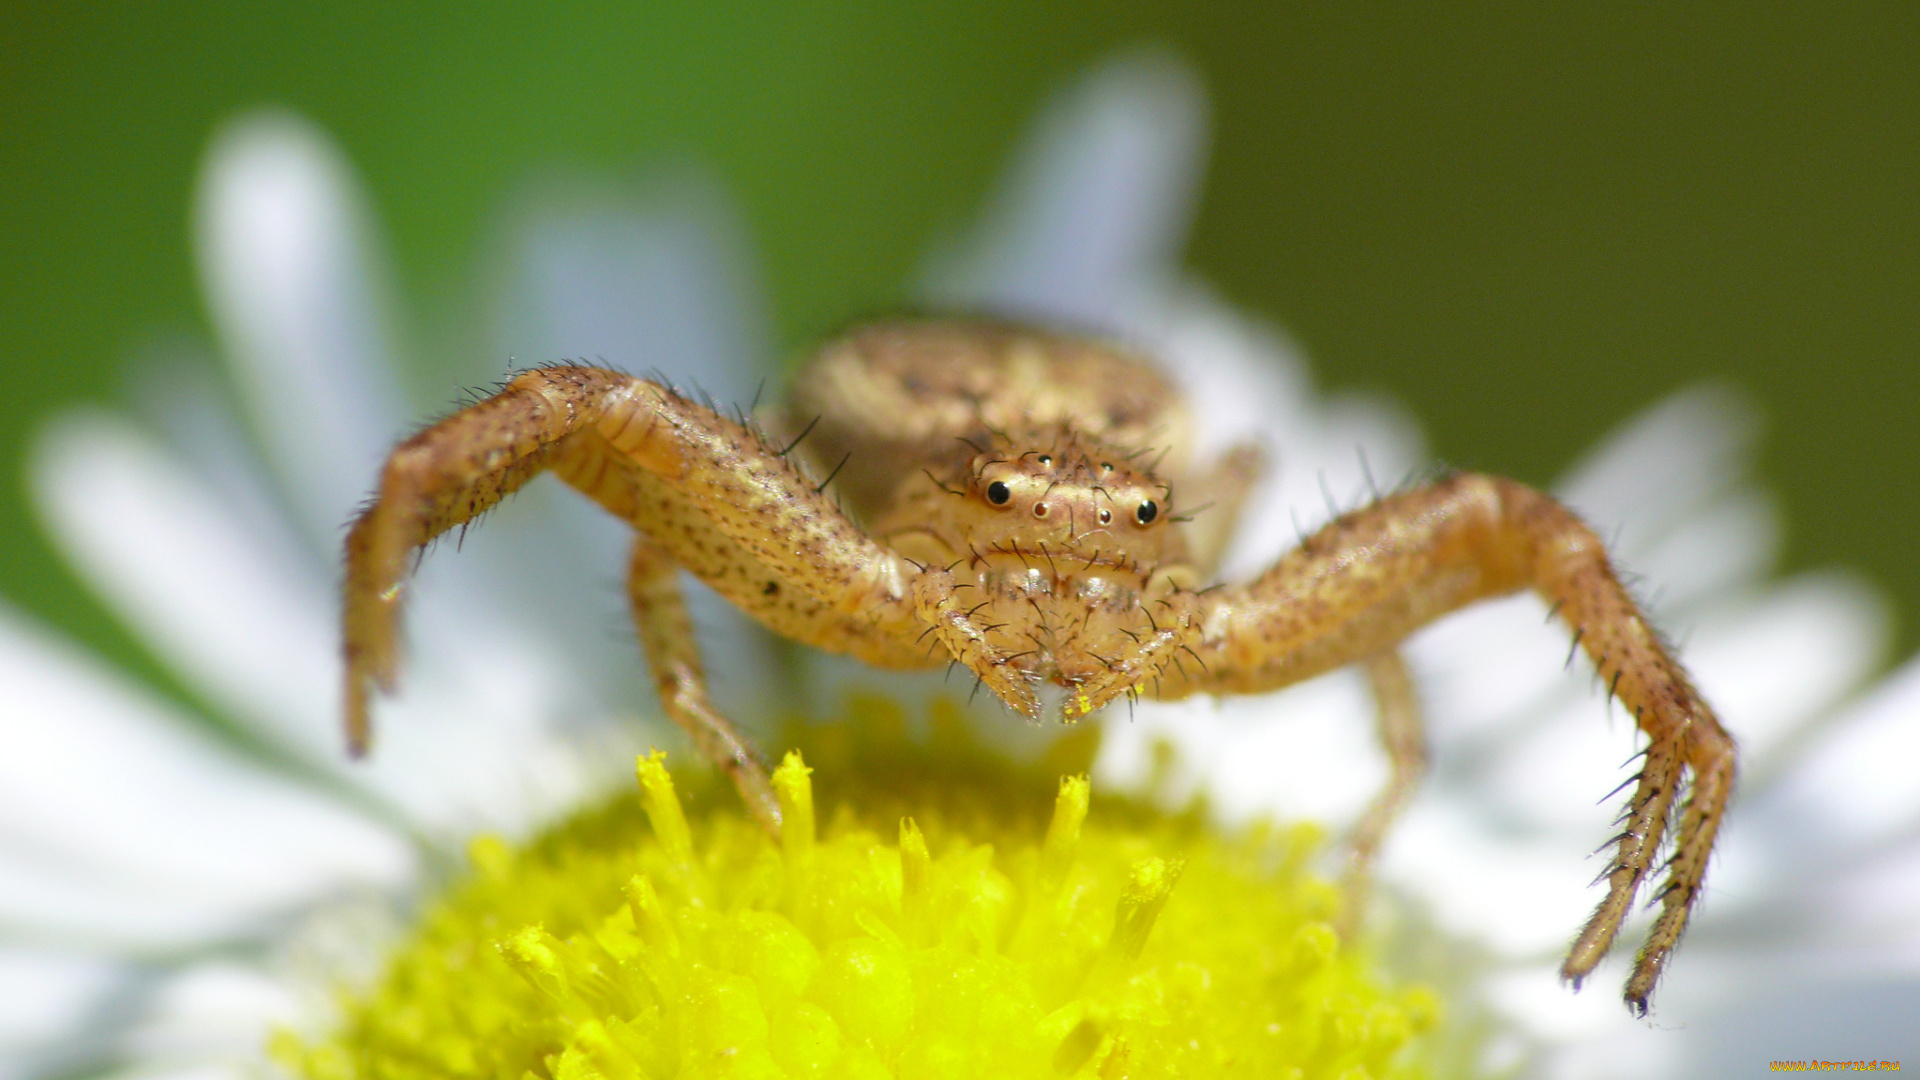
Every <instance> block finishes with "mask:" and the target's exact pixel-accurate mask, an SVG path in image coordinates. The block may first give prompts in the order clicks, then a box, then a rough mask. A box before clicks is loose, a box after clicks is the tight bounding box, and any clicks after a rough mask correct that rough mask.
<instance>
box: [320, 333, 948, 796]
mask: <svg viewBox="0 0 1920 1080" xmlns="http://www.w3.org/2000/svg"><path fill="white" fill-rule="evenodd" d="M547 469H554V470H555V471H557V472H558V473H559V474H560V475H561V476H562V477H563V478H564V479H566V480H567V482H568V483H570V484H572V485H573V486H575V487H577V488H579V489H580V490H582V491H583V492H585V493H586V494H588V495H589V496H591V497H593V498H594V499H596V500H597V501H599V502H600V503H601V504H602V505H603V506H606V507H607V508H608V509H610V510H612V511H614V512H615V513H616V514H620V515H621V516H622V517H624V518H626V520H628V521H630V522H634V523H635V524H636V525H638V526H641V527H643V528H647V530H648V531H649V532H650V533H651V534H653V535H654V536H655V538H656V539H659V537H660V533H659V532H656V531H655V527H659V528H661V529H662V530H663V531H664V528H665V526H663V525H662V523H660V522H651V523H647V522H643V521H641V520H638V519H639V518H640V517H641V516H643V515H642V514H641V513H640V510H639V509H638V508H639V506H640V500H639V496H638V495H637V494H636V492H637V491H638V490H639V489H638V488H637V487H636V485H635V484H634V483H633V482H632V477H633V476H634V475H643V476H644V477H645V478H646V480H647V482H648V483H657V485H660V486H662V487H663V488H664V489H667V490H670V491H671V492H672V493H673V494H674V496H675V500H674V501H673V507H674V511H675V512H676V513H679V514H680V515H681V516H682V518H683V519H686V522H687V529H686V530H683V532H685V533H686V535H693V536H699V535H705V536H709V537H714V538H724V540H725V541H726V543H727V544H728V545H729V546H728V549H727V550H728V552H729V555H728V558H729V559H731V560H732V561H731V563H729V564H728V565H731V566H734V567H735V569H740V568H742V567H746V566H748V564H751V567H752V568H754V570H755V572H758V573H762V574H766V575H770V577H769V578H768V580H769V581H771V580H777V581H778V582H780V583H781V586H782V588H783V589H786V590H789V591H790V592H792V593H794V594H797V595H798V597H800V598H803V600H802V601H801V602H797V606H796V610H799V611H801V612H803V613H807V614H808V615H809V617H813V618H816V619H817V620H818V621H821V622H822V623H823V625H824V624H828V623H831V625H832V627H837V628H840V630H841V631H842V632H840V633H839V635H838V636H835V635H834V634H831V633H827V632H825V631H823V632H822V635H823V643H825V644H827V647H830V648H831V647H834V644H832V642H841V645H840V647H841V648H846V649H852V645H851V644H849V643H851V642H854V641H856V640H859V641H866V640H868V638H862V637H859V635H857V634H849V633H847V632H845V628H846V627H848V626H855V627H862V626H864V627H868V628H870V632H869V637H876V636H884V635H885V634H886V633H888V632H890V631H891V630H892V629H893V628H894V627H896V626H899V625H904V624H907V623H909V622H910V621H911V620H912V619H913V613H912V606H911V602H910V601H909V600H908V589H907V584H906V581H905V579H906V577H907V576H909V575H908V572H907V571H905V570H903V568H902V566H901V564H900V562H899V560H898V559H897V558H896V557H894V556H893V555H892V554H891V553H889V552H887V551H885V550H884V549H882V548H880V547H879V546H878V545H876V544H874V543H873V542H872V541H871V540H869V539H867V538H866V537H865V536H864V535H863V534H861V533H860V531H859V530H858V529H857V528H856V527H855V526H854V525H853V523H852V522H851V521H849V520H848V519H847V517H846V516H845V515H844V514H842V513H840V512H839V510H838V509H837V508H836V507H835V506H834V505H833V503H832V501H831V500H830V499H829V498H827V497H826V496H825V495H824V494H822V491H821V488H820V486H818V485H816V484H815V483H814V482H812V481H811V480H809V479H808V478H807V477H806V476H804V475H803V474H802V473H801V472H800V470H799V469H798V468H796V467H795V466H794V465H793V464H792V463H791V462H789V461H788V460H787V459H786V458H785V456H784V455H783V454H781V453H780V452H778V451H777V450H774V449H772V448H769V447H767V446H766V445H765V444H764V443H763V442H762V441H761V440H760V438H759V437H758V435H757V434H756V433H755V432H753V431H752V430H751V429H749V428H747V427H746V426H744V425H742V424H740V423H736V422H735V421H732V420H730V419H728V418H726V417H724V416H721V415H720V414H718V413H716V412H714V411H713V410H712V409H710V408H707V407H704V406H702V405H700V404H698V403H696V402H693V401H690V400H688V399H687V398H685V397H682V396H681V395H679V394H677V393H675V392H674V391H673V390H671V389H669V388H667V387H663V386H659V385H657V384H654V383H651V382H647V381H645V380H642V379H635V378H632V377H631V376H627V375H623V374H620V373H618V372H613V371H605V370H601V369H598V368H589V367H558V368H543V369H539V370H535V371H529V372H526V373H524V374H522V375H520V376H518V377H516V378H515V379H514V380H513V381H512V382H510V383H509V384H508V385H507V387H506V388H505V389H504V390H502V391H501V392H500V393H499V394H496V395H495V396H493V397H491V398H489V399H487V400H486V401H482V402H480V403H478V404H475V405H472V406H470V407H468V408H465V409H462V410H460V411H459V412H457V413H454V414H453V415H452V416H449V417H447V418H446V419H444V420H442V421H440V422H439V423H437V424H434V425H433V426H431V427H429V428H427V429H426V430H424V431H422V432H420V433H419V434H417V435H415V436H414V437H413V438H411V439H408V440H407V441H406V442H404V443H402V444H401V445H400V446H399V447H398V448H396V449H395V450H394V452H393V454H392V456H391V457H389V458H388V460H387V464H386V466H385V467H384V468H383V470H382V471H381V477H380V490H379V492H378V494H377V495H376V497H375V499H374V501H373V502H372V503H371V504H370V505H369V506H368V508H367V509H366V511H365V512H363V513H362V514H361V515H360V517H359V518H358V519H357V520H356V521H355V522H354V524H353V527H352V529H351V530H350V531H349V533H348V536H347V544H346V563H347V566H346V583H345V587H344V596H343V606H344V613H343V650H344V652H345V657H346V687H345V711H346V720H347V734H348V742H349V746H350V747H351V748H352V750H353V751H354V752H355V753H356V754H357V753H363V752H364V751H365V749H366V746H367V742H368V738H369V735H370V724H369V713H368V695H369V692H370V690H371V688H372V687H374V686H378V687H380V688H382V689H389V688H391V687H392V685H393V682H394V679H395V676H396V674H397V671H398V660H399V658H398V646H397V639H398V634H397V622H398V616H399V608H400V601H401V596H402V582H403V580H404V578H405V575H406V571H407V563H408V560H409V558H410V557H411V556H412V555H413V554H414V553H415V552H416V551H418V550H419V549H420V548H421V547H422V546H423V545H425V544H427V543H428V542H430V541H431V540H432V539H433V538H434V537H436V536H439V535H441V534H443V533H445V532H446V531H448V530H449V529H453V528H456V527H459V526H463V525H465V524H467V523H468V522H470V521H472V520H473V519H474V518H475V517H477V516H479V515H480V514H482V513H484V512H485V511H486V510H488V509H489V508H491V507H492V506H494V505H495V504H496V503H498V502H499V501H500V500H501V499H502V498H504V497H505V496H506V495H508V494H510V493H511V492H513V491H514V490H516V489H518V488H519V487H520V486H521V485H522V484H524V483H526V482H527V481H528V480H530V479H532V478H533V477H534V476H536V475H538V474H539V473H540V472H542V471H544V470H547ZM663 547H665V548H666V549H667V550H668V551H669V553H670V555H671V556H672V557H673V558H675V559H676V561H686V560H682V559H680V558H679V556H678V555H677V554H676V553H674V549H673V547H672V545H671V544H665V545H663ZM729 572H731V571H729ZM740 572H741V574H745V573H746V570H744V569H741V570H740ZM736 584H737V583H736ZM763 588H764V586H763ZM723 591H724V590H723ZM854 651H857V650H854ZM718 763H719V764H721V765H722V767H726V762H725V761H719V762H718Z"/></svg>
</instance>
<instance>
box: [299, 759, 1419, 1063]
mask: <svg viewBox="0 0 1920 1080" xmlns="http://www.w3.org/2000/svg"><path fill="white" fill-rule="evenodd" d="M829 756H830V755H829ZM923 757H925V758H926V759H927V760H925V761H922V762H920V765H919V766H918V767H921V773H920V775H919V776H918V777H917V779H918V781H919V782H921V783H924V784H925V785H926V789H925V790H926V794H925V796H924V797H916V796H915V795H914V793H913V788H912V785H913V784H914V782H915V780H916V777H915V775H914V773H913V769H914V768H915V767H916V766H915V765H914V764H913V763H912V762H904V761H898V760H897V761H894V762H893V763H891V765H890V766H889V767H888V768H886V769H882V770H875V769H874V768H873V767H872V764H871V763H870V762H869V763H866V764H867V767H866V768H862V769H859V770H857V771H856V772H855V774H854V775H852V776H843V777H840V778H839V779H840V780H841V781H842V782H845V783H846V784H847V785H848V788H847V790H846V791H845V792H839V791H837V790H835V789H834V788H833V786H832V785H831V784H829V787H828V789H827V790H828V791H829V793H830V794H832V795H834V796H835V797H836V799H835V802H834V804H833V810H834V812H833V813H832V814H831V816H830V821H829V823H828V824H827V825H826V826H825V827H824V828H820V827H818V826H817V825H816V820H815V813H814V806H815V801H814V790H813V784H812V780H811V777H810V773H811V770H810V769H808V768H807V767H806V766H805V765H803V764H802V763H801V759H800V756H799V754H798V753H791V754H789V755H788V756H787V758H786V761H785V762H784V763H783V764H782V765H781V766H780V768H779V769H778V770H777V771H776V774H775V786H776V789H777V791H778V792H779V796H780V800H781V803H782V810H783V811H784V816H785V821H786V825H785V832H784V840H783V842H782V843H780V844H776V843H775V842H774V841H772V840H770V839H769V838H768V837H767V836H766V835H765V834H764V833H763V832H762V831H761V830H760V829H759V828H758V827H756V826H755V825H754V823H753V822H752V821H750V820H748V819H747V818H746V817H745V816H744V815H743V814H742V813H740V812H738V811H737V810H735V809H732V808H731V807H730V806H729V805H728V803H727V802H726V801H725V800H722V799H718V798H714V799H712V800H711V802H712V803H713V804H714V807H715V808H703V807H701V806H700V805H699V803H698V802H696V804H695V807H696V810H695V813H694V814H693V815H692V816H691V818H690V817H689V815H688V814H687V812H686V811H685V810H684V809H683V806H682V802H681V800H680V797H679V795H678V794H677V793H676V791H675V789H674V784H673V781H672V779H670V778H669V776H668V774H667V771H666V769H665V767H664V764H663V756H662V755H660V754H659V753H657V752H656V753H655V754H653V755H652V756H649V757H643V758H641V759H640V761H639V779H640V784H639V791H638V792H637V793H633V794H630V795H628V796H626V797H624V798H622V799H619V800H617V801H615V802H614V803H613V804H611V805H609V806H606V807H603V808H601V809H599V810H596V811H592V812H589V813H584V814H582V815H580V816H578V817H575V818H574V819H572V820H570V821H568V822H566V823H564V824H562V825H560V826H559V827H557V828H555V829H554V830H552V831H551V832H549V833H548V834H546V835H545V836H542V837H540V838H538V839H536V840H535V841H534V842H532V843H531V844H529V845H527V846H526V847H525V848H523V849H521V850H519V851H514V850H512V849H510V848H509V847H508V845H506V844H505V843H503V842H502V841H500V840H498V839H495V838H481V839H479V840H476V841H475V842H474V843H473V845H472V849H471V854H472V862H473V867H474V872H473V874H472V875H471V877H470V878H469V879H468V880H466V881H465V882H464V883H463V884H461V885H459V886H458V887H456V888H455V889H453V890H452V892H451V893H450V894H449V895H447V896H446V897H445V898H444V899H442V900H441V901H440V902H439V903H438V904H437V905H436V906H434V907H433V908H432V909H431V910H430V911H429V912H428V913H427V914H426V916H425V918H424V919H423V921H422V923H421V925H420V927H419V928H418V930H417V932H416V933H415V935H414V936H413V937H412V939H411V940H410V941H409V942H407V943H406V944H405V945H404V947H403V948H402V949H401V950H400V951H399V952H398V953H397V955H395V956H394V957H393V958H392V959H391V960H390V962H389V964H388V967H387V970H386V972H385V974H384V976H383V977H382V978H381V980H380V981H379V982H378V983H377V985H375V986H374V987H373V988H372V989H371V990H368V991H366V992H365V993H363V994H359V995H348V996H347V997H346V999H345V1001H344V1002H343V1012H344V1019H343V1021H342V1023H341V1024H340V1026H339V1027H338V1029H337V1030H336V1031H335V1032H334V1033H333V1034H332V1035H330V1036H329V1037H327V1038H325V1039H324V1040H322V1041H319V1042H317V1043H306V1042H303V1041H301V1040H299V1039H297V1038H295V1037H294V1036H292V1035H290V1034H286V1033H282V1034H280V1035H278V1036H276V1037H275V1039H274V1045H273V1051H274V1056H275V1057H276V1058H277V1059H278V1060H279V1061H281V1062H282V1063H283V1064H285V1065H287V1066H288V1067H290V1068H291V1069H293V1070H294V1071H295V1072H297V1073H300V1074H302V1075H304V1076H307V1077H310V1078H312V1080H347V1078H357V1077H389V1078H403V1077H404V1078H412V1077H420V1078H425V1077H497V1078H505V1080H519V1078H522V1077H539V1078H547V1077H552V1078H556V1080H576V1078H578V1080H587V1078H606V1080H639V1078H653V1080H665V1078H669V1077H689V1078H690V1077H716V1078H718V1077H742V1078H745V1077H755V1078H760V1077H764V1078H769V1080H772V1078H781V1077H786V1078H793V1080H800V1078H813V1077H836V1078H839V1077H844V1078H854V1080H864V1078H874V1080H879V1078H898V1080H908V1078H923V1077H924V1078H935V1077H955V1078H959V1077H996V1078H997V1077H1008V1078H1016V1077H1035V1078H1040V1077H1046V1078H1060V1077H1122V1076H1124V1077H1176V1076H1177V1077H1207V1076H1226V1075H1233V1076H1251V1077H1301V1078H1305V1077H1328V1078H1336V1077H1337V1078H1341V1080H1361V1078H1368V1077H1372V1078H1382V1077H1400V1076H1412V1075H1420V1073H1421V1070H1420V1069H1419V1067H1418V1062H1417V1060H1415V1058H1416V1048H1414V1047H1409V1045H1408V1044H1409V1042H1410V1040H1412V1039H1413V1036H1414V1035H1415V1034H1416V1033H1418V1032H1420V1031H1422V1030H1424V1029H1426V1028H1427V1027H1429V1026H1431V1025H1432V1024H1433V1022H1434V1019H1435V1016H1436V1012H1437V1008H1436V1003H1435V1000H1434V997H1433V995H1432V994H1431V992H1429V991H1427V990H1425V989H1423V988H1412V989H1405V990H1398V991H1396V990H1392V989H1389V988H1387V987H1385V986H1383V985H1381V983H1380V982H1379V981H1378V980H1377V979H1375V978H1374V977H1373V976H1372V975H1371V974H1370V973H1369V971H1368V970H1367V967H1366V965H1365V963H1364V962H1363V959H1362V957H1361V956H1359V955H1358V954H1357V953H1356V952H1354V951H1353V950H1351V949H1349V948H1346V947H1345V946H1343V945H1342V943H1341V942H1340V941H1339V939H1338V938H1337V937H1336V935H1335V934H1334V931H1333V929H1332V927H1331V926H1330V925H1329V922H1328V920H1329V919H1330V918H1332V916H1333V915H1334V914H1335V911H1336V908H1337V906H1338V903H1339V896H1338V894H1337V892H1336V891H1335V890H1334V889H1333V888H1332V887H1331V886H1330V885H1329V884H1327V883H1326V882H1325V881H1323V880H1321V879H1320V878H1317V877H1315V876H1313V875H1312V874H1310V873H1309V872H1308V871H1307V869H1306V863H1307V861H1308V858H1309V856H1310V855H1311V854H1312V852H1313V849H1314V848H1315V846H1316V845H1317V843H1318V834H1317V832H1316V831H1315V830H1314V829H1312V828H1310V827H1301V828H1295V829H1292V830H1288V831H1275V830H1272V829H1264V828H1256V829H1252V830H1248V831H1246V832H1243V833H1241V834H1238V835H1231V836H1227V835H1221V834H1220V833H1218V832H1217V831H1215V830H1213V829H1211V828H1209V827H1208V826H1207V825H1206V824H1205V823H1204V821H1203V820H1202V817H1201V815H1200V814H1198V813H1189V814H1183V815H1178V816H1170V815H1165V814H1160V813H1156V812H1153V811H1151V810H1148V809H1146V808H1144V807H1142V806H1139V805H1135V804H1132V803H1128V802H1124V801H1120V800H1114V801H1113V803H1112V805H1111V806H1109V804H1108V801H1107V800H1105V799H1103V800H1102V804H1101V806H1099V807H1097V808H1095V810H1094V812H1093V813H1091V814H1089V811H1088V787H1087V781H1086V779H1085V778H1084V777H1077V776H1076V777H1068V778H1067V779H1065V780H1060V781H1059V782H1058V786H1057V790H1054V791H1051V792H1048V791H1045V789H1039V790H1036V785H1035V783H1034V782H1033V780H1032V778H1031V774H1032V770H1027V771H1025V772H1022V771H1021V770H1019V769H1017V768H1013V767H1007V768H1004V769H1002V770H1001V773H1000V774H999V775H998V776H997V777H995V776H992V775H990V774H987V775H974V776H960V775H958V774H956V773H954V771H953V770H952V769H951V768H950V767H946V766H950V764H951V763H950V762H935V760H934V758H935V757H937V755H935V756H928V755H923ZM863 778H870V779H872V780H873V781H874V782H872V783H864V782H863ZM823 779H825V780H831V779H833V778H832V777H830V776H827V775H825V774H823ZM1048 786H1051V785H1048ZM890 790H891V792H892V793H891V794H890V793H889V791H890ZM902 792H904V794H901V793H902ZM1049 794H1050V795H1051V796H1052V798H1051V800H1048V799H1047V798H1046V796H1047V795H1049ZM902 801H905V802H907V803H909V804H911V805H910V813H911V816H907V817H902V816H900V814H899V810H900V809H901V807H900V805H899V803H900V802H902ZM1049 801H1051V804H1052V805H1051V818H1050V821H1049V822H1048V823H1047V824H1046V825H1045V826H1044V830H1043V829H1042V827H1041V821H1042V820H1043V818H1044V817H1045V815H1046V813H1047V803H1048V802H1049Z"/></svg>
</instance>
